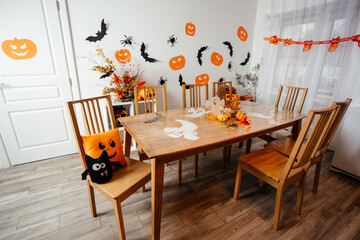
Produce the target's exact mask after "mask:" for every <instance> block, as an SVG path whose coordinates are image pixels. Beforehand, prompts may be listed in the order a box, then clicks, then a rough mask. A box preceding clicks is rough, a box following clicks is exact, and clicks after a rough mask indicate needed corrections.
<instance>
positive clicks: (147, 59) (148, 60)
mask: <svg viewBox="0 0 360 240" xmlns="http://www.w3.org/2000/svg"><path fill="white" fill-rule="evenodd" d="M140 52H141V56H142V57H143V58H144V59H145V62H150V63H154V62H157V61H158V60H156V59H155V58H151V57H149V54H148V53H147V52H145V43H142V44H141V48H140Z"/></svg>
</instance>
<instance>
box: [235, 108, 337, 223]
mask: <svg viewBox="0 0 360 240" xmlns="http://www.w3.org/2000/svg"><path fill="white" fill-rule="evenodd" d="M337 108H338V107H337V106H331V107H330V108H328V109H323V110H310V111H309V114H308V116H307V118H306V120H305V123H304V125H303V127H302V129H301V131H300V134H299V137H298V139H297V140H296V143H295V145H294V148H293V149H292V151H291V154H290V156H289V157H287V156H284V155H283V154H281V153H279V152H277V151H275V150H273V149H272V148H269V147H265V148H263V149H261V150H258V151H255V152H252V153H249V154H246V155H243V156H240V157H239V163H238V169H237V175H236V182H235V190H234V198H235V199H236V200H237V199H239V192H240V185H241V177H242V170H243V169H244V170H246V171H247V172H249V173H251V174H253V175H254V176H256V177H258V178H259V179H260V180H261V181H265V182H267V183H268V184H270V185H271V186H273V187H274V188H276V189H277V192H276V202H275V213H274V226H273V227H274V229H275V230H277V229H278V227H279V222H280V210H281V202H282V197H283V193H284V190H285V188H286V187H288V186H290V185H292V184H294V183H296V182H298V181H299V188H298V194H297V200H296V213H297V214H300V213H301V207H302V202H303V197H304V191H305V183H306V173H307V171H308V168H309V166H310V165H311V162H312V161H313V159H314V156H315V154H317V152H318V150H319V149H320V147H321V142H322V140H323V139H324V137H325V134H326V131H327V129H328V128H329V126H330V123H331V121H332V119H333V117H334V115H335V110H336V109H337ZM312 123H314V125H313V127H312V129H311V131H310V134H309V137H308V139H307V140H306V141H305V138H306V136H307V133H308V132H309V130H310V128H311V126H312ZM304 141H305V143H304Z"/></svg>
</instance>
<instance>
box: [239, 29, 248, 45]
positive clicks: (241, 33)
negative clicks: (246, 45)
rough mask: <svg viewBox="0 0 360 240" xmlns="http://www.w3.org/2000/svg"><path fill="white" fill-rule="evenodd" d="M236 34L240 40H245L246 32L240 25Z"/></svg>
mask: <svg viewBox="0 0 360 240" xmlns="http://www.w3.org/2000/svg"><path fill="white" fill-rule="evenodd" d="M237 35H238V37H239V38H240V40H241V41H243V42H245V41H246V39H247V38H248V33H247V31H246V30H245V28H243V27H242V26H240V27H239V28H238V31H237Z"/></svg>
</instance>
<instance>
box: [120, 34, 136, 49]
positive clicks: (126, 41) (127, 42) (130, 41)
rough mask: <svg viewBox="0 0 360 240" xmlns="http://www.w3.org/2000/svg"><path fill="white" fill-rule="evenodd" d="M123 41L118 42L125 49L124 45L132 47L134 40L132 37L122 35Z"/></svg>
mask: <svg viewBox="0 0 360 240" xmlns="http://www.w3.org/2000/svg"><path fill="white" fill-rule="evenodd" d="M124 37H125V39H124V40H120V43H121V44H122V45H123V46H124V47H125V46H126V45H129V46H130V47H131V46H132V45H133V43H134V38H133V37H132V36H126V35H124Z"/></svg>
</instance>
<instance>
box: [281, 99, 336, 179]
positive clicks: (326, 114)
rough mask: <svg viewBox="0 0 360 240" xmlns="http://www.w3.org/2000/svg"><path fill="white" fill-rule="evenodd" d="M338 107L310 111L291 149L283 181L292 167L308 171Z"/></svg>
mask: <svg viewBox="0 0 360 240" xmlns="http://www.w3.org/2000/svg"><path fill="white" fill-rule="evenodd" d="M337 109H338V106H335V105H332V106H331V107H330V108H327V109H322V110H310V111H309V113H308V115H307V117H306V119H305V123H304V125H303V126H302V127H301V131H300V134H299V136H298V138H297V140H296V142H295V145H294V147H293V149H292V151H291V154H290V156H289V159H288V162H287V164H286V167H285V168H284V171H283V173H282V177H281V181H285V180H286V179H287V177H288V175H289V173H290V171H291V169H294V168H299V167H302V168H303V169H304V170H305V171H307V169H308V167H309V166H310V163H311V162H310V161H311V160H312V159H313V158H314V156H315V154H316V152H317V151H318V150H319V147H320V144H321V142H322V140H323V138H324V137H325V134H326V132H327V130H328V128H329V127H330V124H331V122H332V119H333V118H334V116H335V113H336V110H337ZM309 131H310V134H309V137H308V138H307V140H306V142H305V138H306V136H307V133H308V132H309ZM304 142H305V143H304Z"/></svg>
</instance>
